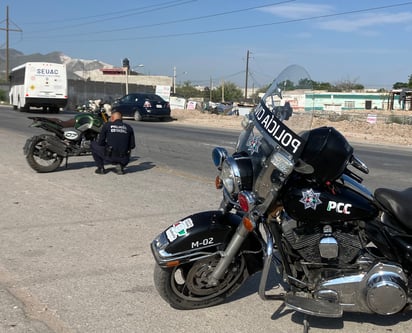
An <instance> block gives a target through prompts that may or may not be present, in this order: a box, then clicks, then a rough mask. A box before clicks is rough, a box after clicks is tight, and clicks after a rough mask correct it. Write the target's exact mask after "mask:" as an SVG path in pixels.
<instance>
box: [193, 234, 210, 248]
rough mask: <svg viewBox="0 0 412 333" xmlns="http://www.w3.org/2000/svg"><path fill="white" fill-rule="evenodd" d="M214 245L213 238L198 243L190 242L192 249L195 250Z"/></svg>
mask: <svg viewBox="0 0 412 333" xmlns="http://www.w3.org/2000/svg"><path fill="white" fill-rule="evenodd" d="M212 244H214V240H213V237H209V238H205V239H202V240H200V241H195V242H192V249H196V248H198V247H203V246H208V245H212Z"/></svg>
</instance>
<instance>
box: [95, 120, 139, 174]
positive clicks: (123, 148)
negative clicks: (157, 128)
mask: <svg viewBox="0 0 412 333" xmlns="http://www.w3.org/2000/svg"><path fill="white" fill-rule="evenodd" d="M134 148H135V137H134V131H133V128H132V127H131V126H130V125H128V124H125V123H123V121H122V120H121V119H117V120H115V121H114V122H108V123H105V124H104V125H103V127H102V130H101V132H100V135H99V140H98V141H97V142H92V154H93V158H94V160H95V162H96V165H97V170H96V173H104V163H105V162H108V163H113V164H118V165H119V168H118V169H117V170H118V173H123V168H124V167H125V166H126V165H127V164H128V163H129V161H130V152H131V150H132V149H134Z"/></svg>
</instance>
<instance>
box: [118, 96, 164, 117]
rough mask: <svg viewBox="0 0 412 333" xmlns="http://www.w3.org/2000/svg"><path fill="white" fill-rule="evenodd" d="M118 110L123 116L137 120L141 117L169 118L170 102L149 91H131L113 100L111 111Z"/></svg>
mask: <svg viewBox="0 0 412 333" xmlns="http://www.w3.org/2000/svg"><path fill="white" fill-rule="evenodd" d="M113 111H120V112H121V113H122V115H123V118H130V119H134V120H137V121H140V120H143V119H148V118H152V119H160V120H170V119H171V118H170V104H169V102H166V101H165V100H164V99H163V98H162V97H160V96H159V95H156V94H151V93H133V94H128V95H125V96H123V97H122V98H120V99H117V100H116V101H114V103H113V105H112V112H113Z"/></svg>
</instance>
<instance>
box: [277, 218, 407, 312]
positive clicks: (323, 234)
mask: <svg viewBox="0 0 412 333" xmlns="http://www.w3.org/2000/svg"><path fill="white" fill-rule="evenodd" d="M308 229H310V231H311V232H308ZM282 231H283V235H284V237H285V239H286V240H287V243H288V244H289V246H290V247H291V248H292V249H293V251H295V252H297V253H299V255H300V256H301V258H302V259H301V260H300V266H301V267H302V268H303V271H304V272H305V275H306V278H305V281H304V282H305V283H306V284H307V286H308V289H309V290H311V292H310V293H309V292H308V293H304V295H302V294H301V293H299V294H289V295H288V296H287V297H286V301H285V302H286V305H288V306H289V307H291V308H293V309H295V310H297V311H300V312H303V313H307V314H311V315H317V316H325V317H340V316H341V315H342V313H343V312H344V311H350V312H354V311H356V312H365V313H377V314H381V315H391V314H394V313H397V312H399V311H401V310H402V309H403V308H404V307H405V306H406V305H407V304H408V302H409V301H408V278H407V276H406V274H405V273H404V271H403V270H402V268H401V267H400V266H399V265H397V264H395V263H391V262H386V261H379V260H377V258H375V257H374V256H373V255H370V254H368V253H366V254H364V255H362V254H361V253H362V251H361V250H362V248H363V247H362V244H361V241H360V239H359V235H357V234H356V233H350V232H346V231H348V230H332V227H331V226H330V225H323V226H322V225H318V226H314V227H313V226H312V227H311V228H305V227H303V226H298V223H297V222H296V221H294V220H286V221H284V223H282ZM349 231H350V229H349ZM342 264H344V265H343V266H342Z"/></svg>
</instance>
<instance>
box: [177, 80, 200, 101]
mask: <svg viewBox="0 0 412 333" xmlns="http://www.w3.org/2000/svg"><path fill="white" fill-rule="evenodd" d="M176 95H178V96H181V97H183V98H186V99H187V98H190V97H203V92H202V91H200V90H198V89H196V88H195V87H193V86H192V84H191V82H190V81H185V82H184V83H183V86H177V87H176Z"/></svg>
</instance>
